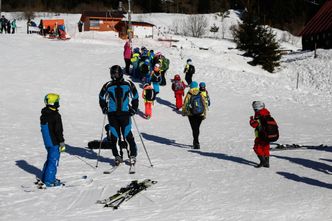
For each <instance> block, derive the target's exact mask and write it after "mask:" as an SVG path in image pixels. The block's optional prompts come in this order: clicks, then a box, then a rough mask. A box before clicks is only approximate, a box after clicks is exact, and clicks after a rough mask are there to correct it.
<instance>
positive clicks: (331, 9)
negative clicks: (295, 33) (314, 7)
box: [299, 0, 332, 50]
mask: <svg viewBox="0 0 332 221" xmlns="http://www.w3.org/2000/svg"><path fill="white" fill-rule="evenodd" d="M299 35H300V36H302V49H303V50H314V49H315V48H324V49H330V48H332V0H327V1H326V2H325V4H324V5H322V6H321V8H320V9H319V11H318V12H317V13H316V14H315V15H314V17H312V19H310V20H309V22H308V23H307V24H306V26H305V27H304V29H303V30H302V31H301V32H300V34H299Z"/></svg>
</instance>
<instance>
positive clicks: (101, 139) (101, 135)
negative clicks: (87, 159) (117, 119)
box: [96, 114, 106, 167]
mask: <svg viewBox="0 0 332 221" xmlns="http://www.w3.org/2000/svg"><path fill="white" fill-rule="evenodd" d="M105 121H106V114H105V115H104V120H103V126H102V127H101V134H100V144H99V150H98V155H97V163H96V167H98V163H99V157H100V149H101V144H102V143H103V135H104V127H105Z"/></svg>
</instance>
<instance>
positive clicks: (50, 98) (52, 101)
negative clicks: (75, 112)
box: [44, 93, 60, 108]
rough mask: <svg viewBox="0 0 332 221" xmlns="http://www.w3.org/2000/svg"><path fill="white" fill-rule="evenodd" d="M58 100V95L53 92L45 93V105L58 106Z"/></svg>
mask: <svg viewBox="0 0 332 221" xmlns="http://www.w3.org/2000/svg"><path fill="white" fill-rule="evenodd" d="M59 101H60V95H58V94H54V93H49V94H46V96H45V98H44V103H45V105H46V106H49V107H52V108H58V107H60V103H59Z"/></svg>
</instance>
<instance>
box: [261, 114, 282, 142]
mask: <svg viewBox="0 0 332 221" xmlns="http://www.w3.org/2000/svg"><path fill="white" fill-rule="evenodd" d="M260 122H261V129H260V130H259V137H260V138H262V139H263V140H265V141H267V142H274V141H277V140H278V139H279V128H278V124H277V122H276V121H275V120H274V118H273V117H271V116H270V115H269V116H264V117H262V118H261V119H260Z"/></svg>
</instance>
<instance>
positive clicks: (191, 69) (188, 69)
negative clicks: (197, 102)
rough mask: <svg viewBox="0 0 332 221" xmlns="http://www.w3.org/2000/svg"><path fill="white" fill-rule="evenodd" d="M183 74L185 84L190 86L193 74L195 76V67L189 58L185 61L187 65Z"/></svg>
mask: <svg viewBox="0 0 332 221" xmlns="http://www.w3.org/2000/svg"><path fill="white" fill-rule="evenodd" d="M183 73H184V74H185V80H186V82H187V84H188V85H190V84H191V82H192V78H193V74H195V66H194V65H193V62H192V60H191V59H190V58H189V59H188V60H187V64H186V66H185V67H184V70H183Z"/></svg>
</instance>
